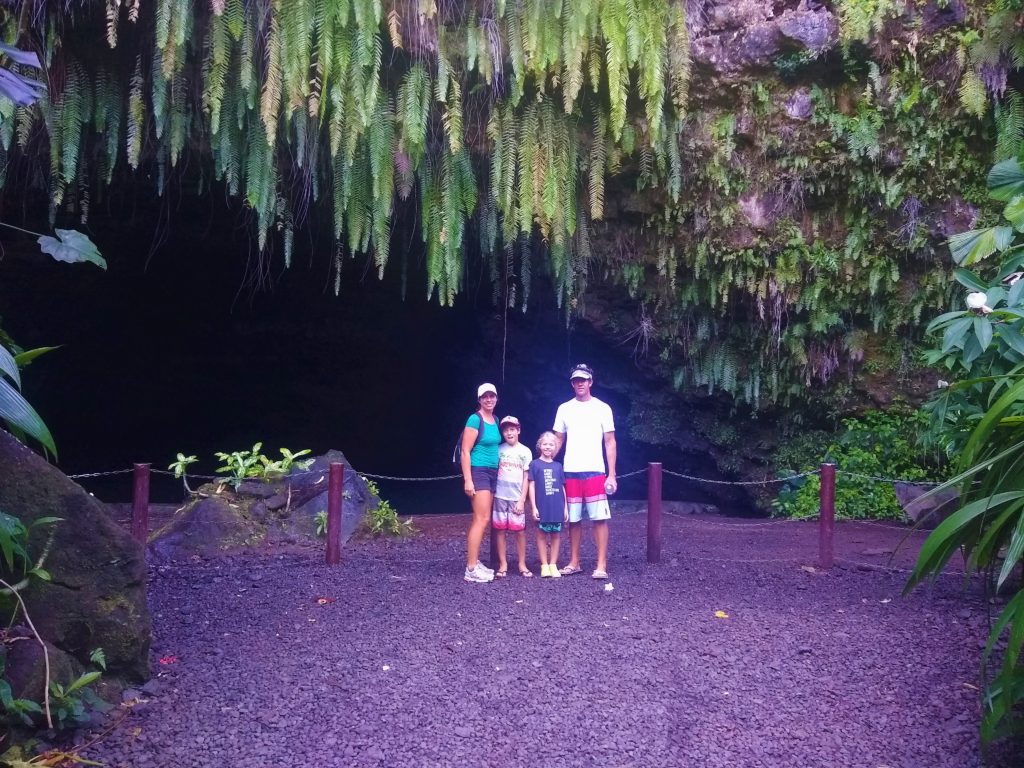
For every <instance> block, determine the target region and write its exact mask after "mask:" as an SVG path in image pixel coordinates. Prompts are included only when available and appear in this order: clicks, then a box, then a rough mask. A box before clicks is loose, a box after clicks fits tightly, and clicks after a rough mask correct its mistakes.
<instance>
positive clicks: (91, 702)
mask: <svg viewBox="0 0 1024 768" xmlns="http://www.w3.org/2000/svg"><path fill="white" fill-rule="evenodd" d="M102 676H103V673H102V672H100V671H99V670H96V669H93V670H90V671H88V672H83V673H82V674H81V675H79V676H78V678H77V679H75V680H72V681H71V682H69V683H68V684H67V685H62V684H61V683H60V682H58V681H56V680H51V681H50V713H51V714H52V715H53V718H54V723H53V726H54V728H55V729H56V730H58V731H61V730H64V729H66V728H72V727H75V726H78V725H81V724H82V723H85V722H88V720H89V712H90V711H91V710H93V709H97V710H101V711H102V710H105V709H107V708H109V705H108V704H106V703H105V702H104V701H103V699H101V698H100V697H99V696H97V695H96V692H95V691H94V690H92V688H90V687H89V686H91V685H92V684H93V683H95V682H96V681H97V680H99V679H100V678H101V677H102Z"/></svg>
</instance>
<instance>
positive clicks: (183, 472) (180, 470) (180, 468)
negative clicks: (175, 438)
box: [167, 453, 199, 493]
mask: <svg viewBox="0 0 1024 768" xmlns="http://www.w3.org/2000/svg"><path fill="white" fill-rule="evenodd" d="M197 461H199V457H198V456H186V455H185V454H183V453H179V454H178V458H177V459H176V460H175V461H172V462H171V463H170V464H168V465H167V468H168V469H169V470H172V471H173V472H174V476H175V477H177V478H180V479H181V482H182V483H183V484H184V485H185V493H192V489H191V488H189V487H188V475H187V472H188V467H189V465H190V464H195V463H196V462H197Z"/></svg>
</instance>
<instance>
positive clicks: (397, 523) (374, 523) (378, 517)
mask: <svg viewBox="0 0 1024 768" xmlns="http://www.w3.org/2000/svg"><path fill="white" fill-rule="evenodd" d="M363 480H365V481H366V488H367V490H368V491H369V493H370V495H371V496H375V497H377V498H378V499H380V503H379V504H378V505H377V506H376V507H373V508H372V509H367V510H366V514H365V515H364V516H363V519H362V520H361V521H360V522H359V528H360V530H361V531H363V532H364V533H366V534H369V535H370V536H408V535H410V534H412V533H415V532H416V529H415V528H414V527H413V524H412V518H411V517H410V518H408V519H406V520H402V519H401V518H399V517H398V510H396V509H395V508H394V507H392V506H391V502H389V501H387V500H386V499H381V498H380V489H379V488H378V487H377V484H376V483H375V482H373V480H368V479H367V478H365V477H364V478H363Z"/></svg>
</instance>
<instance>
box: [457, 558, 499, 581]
mask: <svg viewBox="0 0 1024 768" xmlns="http://www.w3.org/2000/svg"><path fill="white" fill-rule="evenodd" d="M464 578H465V580H466V581H468V582H470V583H473V584H486V583H487V582H489V581H494V574H493V573H484V572H483V570H481V568H480V563H477V564H476V565H475V566H474V567H472V568H467V569H466V575H465V576H464Z"/></svg>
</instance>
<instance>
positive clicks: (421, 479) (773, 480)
mask: <svg viewBox="0 0 1024 768" xmlns="http://www.w3.org/2000/svg"><path fill="white" fill-rule="evenodd" d="M132 471H133V470H132V469H116V470H113V471H110V472H84V473H82V474H78V475H68V477H69V478H70V479H72V480H81V479H85V478H90V477H106V476H109V475H122V474H126V473H128V472H132ZM149 471H150V472H152V473H153V474H157V475H172V476H178V477H180V475H175V473H174V472H172V471H170V470H167V469H153V468H150V470H149ZM646 471H647V468H646V467H644V468H642V469H637V470H634V471H632V472H627V473H626V474H624V475H618V478H617V479H619V480H625V479H626V478H627V477H633V476H634V475H640V474H643V473H644V472H646ZM662 471H663V472H664V473H665V474H666V475H672V476H673V477H678V478H680V479H682V480H690V481H693V482H698V483H708V484H711V485H739V486H750V485H772V484H775V483H787V482H789V481H790V480H795V479H797V478H800V477H811V476H812V475H817V474H820V473H821V470H820V469H812V470H808V471H807V472H800V473H799V474H795V475H789V476H787V477H778V478H770V479H765V480H712V479H710V478H707V477H696V476H695V475H687V474H684V473H682V472H674V471H673V470H671V469H663V470H662ZM325 472H326V470H323V469H319V470H305V471H302V472H293V473H291V474H289V475H285V476H284V477H282V478H281V479H282V480H285V479H287V480H291V479H293V478H297V477H305V476H307V475H321V476H322V475H323V474H324V473H325ZM356 473H357V474H359V475H361V476H363V477H368V478H370V479H373V480H393V481H399V482H432V481H435V480H455V479H458V478H460V477H462V475H461V474H457V475H437V476H434V477H398V476H395V475H376V474H371V473H370V472H359V471H358V470H356ZM185 474H186V476H187V477H191V478H194V479H196V480H223V481H225V482H226V481H228V480H233V479H235V478H231V477H225V476H224V475H200V474H196V473H193V472H186V473H185ZM836 474H840V475H846V476H847V477H857V478H861V479H865V480H875V481H877V482H883V483H915V484H917V485H931V486H936V485H941V483H937V482H931V481H924V480H922V481H917V480H902V479H896V478H891V477H877V476H875V475H863V474H860V473H858V472H847V471H846V470H844V469H837V470H836ZM251 479H254V480H255V479H257V478H251Z"/></svg>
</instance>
